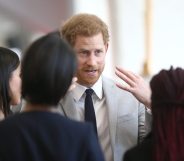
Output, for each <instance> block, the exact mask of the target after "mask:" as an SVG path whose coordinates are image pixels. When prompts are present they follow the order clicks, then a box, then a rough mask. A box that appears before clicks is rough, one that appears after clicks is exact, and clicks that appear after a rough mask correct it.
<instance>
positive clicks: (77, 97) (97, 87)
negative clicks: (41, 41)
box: [60, 13, 147, 161]
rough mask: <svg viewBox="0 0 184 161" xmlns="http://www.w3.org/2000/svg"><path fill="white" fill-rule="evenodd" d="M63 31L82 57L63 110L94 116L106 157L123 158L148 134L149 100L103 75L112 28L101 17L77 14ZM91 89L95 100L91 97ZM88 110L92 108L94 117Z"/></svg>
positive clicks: (77, 117)
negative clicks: (146, 113) (72, 88)
mask: <svg viewBox="0 0 184 161" xmlns="http://www.w3.org/2000/svg"><path fill="white" fill-rule="evenodd" d="M60 34H61V37H62V38H64V39H65V40H66V41H67V42H68V43H69V44H70V45H71V46H72V47H73V49H74V50H75V51H76V56H77V60H78V68H77V73H76V76H77V78H78V80H77V83H76V88H75V89H74V90H72V91H69V92H67V94H66V96H65V97H64V98H63V99H62V100H61V102H60V106H61V108H60V109H61V113H62V114H63V115H65V116H66V117H69V118H72V119H75V120H79V121H88V122H89V120H90V121H91V123H92V124H93V125H94V128H95V130H96V133H97V135H98V138H99V141H100V143H101V147H102V150H103V152H104V155H105V158H106V160H107V161H120V160H121V159H122V155H123V154H124V152H125V151H126V150H127V149H129V148H130V147H133V146H134V145H136V144H137V143H138V142H140V141H141V140H142V139H143V137H144V136H145V106H144V105H143V104H145V105H147V102H144V100H141V99H140V100H141V102H142V103H143V104H142V103H141V102H140V100H139V99H136V98H140V97H139V96H137V95H135V97H134V96H133V95H132V94H131V93H129V92H127V91H125V90H121V89H119V88H118V87H117V86H116V83H115V82H114V81H112V80H110V79H108V78H107V77H105V76H103V75H102V73H103V70H104V66H105V57H106V53H107V50H108V46H109V31H108V27H107V25H106V24H105V22H103V21H102V20H101V19H100V18H99V17H97V16H96V15H93V14H86V13H82V14H76V15H74V16H72V17H71V18H69V19H68V20H67V21H66V22H65V23H64V24H63V25H62V27H61V28H60ZM89 90H90V91H92V92H91V96H90V97H91V98H92V101H91V99H90V101H87V100H88V91H89ZM138 100H139V101H138ZM146 101H147V100H146ZM88 102H90V103H88ZM91 102H92V103H91ZM87 104H90V106H89V105H88V106H87ZM92 105H93V106H92ZM68 106H69V107H70V108H68ZM88 107H92V108H90V110H88ZM87 111H91V112H89V113H90V116H91V119H89V114H88V112H87Z"/></svg>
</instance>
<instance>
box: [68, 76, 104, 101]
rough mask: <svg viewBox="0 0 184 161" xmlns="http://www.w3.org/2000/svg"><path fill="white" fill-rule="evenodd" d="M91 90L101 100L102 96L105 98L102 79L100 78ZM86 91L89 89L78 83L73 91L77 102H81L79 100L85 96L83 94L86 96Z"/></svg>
mask: <svg viewBox="0 0 184 161" xmlns="http://www.w3.org/2000/svg"><path fill="white" fill-rule="evenodd" d="M91 88H92V89H93V90H94V92H95V94H96V95H97V97H98V98H99V99H102V96H103V92H102V77H99V79H98V80H97V82H96V83H95V84H94V85H93V86H92V87H91ZM86 89H87V87H85V86H82V85H80V84H78V83H76V87H75V88H74V89H73V90H72V93H73V97H74V99H75V100H76V101H79V99H80V98H81V97H82V96H83V94H84V92H85V90H86Z"/></svg>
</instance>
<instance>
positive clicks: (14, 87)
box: [9, 77, 21, 105]
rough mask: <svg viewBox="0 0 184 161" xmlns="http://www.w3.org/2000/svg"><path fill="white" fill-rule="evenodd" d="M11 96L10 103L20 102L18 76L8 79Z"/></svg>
mask: <svg viewBox="0 0 184 161" xmlns="http://www.w3.org/2000/svg"><path fill="white" fill-rule="evenodd" d="M9 94H10V97H11V104H12V105H17V104H19V103H20V98H21V79H20V78H18V77H17V78H13V79H11V81H10V91H9Z"/></svg>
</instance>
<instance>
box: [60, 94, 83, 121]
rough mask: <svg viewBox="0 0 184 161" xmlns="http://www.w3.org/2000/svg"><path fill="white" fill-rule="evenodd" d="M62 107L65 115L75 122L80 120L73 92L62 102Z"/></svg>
mask: <svg viewBox="0 0 184 161" xmlns="http://www.w3.org/2000/svg"><path fill="white" fill-rule="evenodd" d="M61 106H62V110H63V113H64V115H66V116H67V117H69V118H71V119H74V120H80V117H79V114H78V112H77V110H76V107H75V104H74V99H73V96H72V93H71V92H68V93H67V94H66V96H65V97H64V98H63V99H62V100H61Z"/></svg>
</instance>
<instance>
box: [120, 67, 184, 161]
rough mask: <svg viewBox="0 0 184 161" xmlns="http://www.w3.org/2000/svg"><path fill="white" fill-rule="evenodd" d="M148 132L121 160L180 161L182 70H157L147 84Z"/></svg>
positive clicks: (182, 142) (183, 123)
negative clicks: (148, 98)
mask: <svg viewBox="0 0 184 161" xmlns="http://www.w3.org/2000/svg"><path fill="white" fill-rule="evenodd" d="M150 87H151V91H152V94H151V107H152V117H153V127H152V132H151V133H150V134H149V135H148V136H147V138H146V139H145V140H144V141H143V142H142V144H140V145H138V146H136V147H134V148H132V149H130V150H129V151H127V152H126V153H125V156H124V161H182V160H184V155H183V145H184V70H183V69H182V68H176V69H173V68H171V69H170V70H161V71H160V72H159V73H158V74H156V75H155V76H154V77H153V78H152V79H151V82H150Z"/></svg>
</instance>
